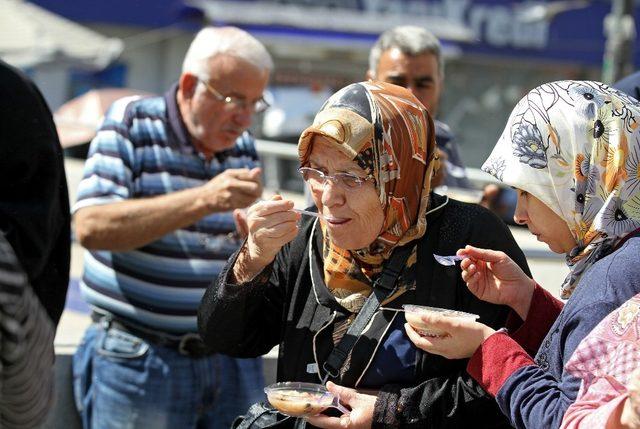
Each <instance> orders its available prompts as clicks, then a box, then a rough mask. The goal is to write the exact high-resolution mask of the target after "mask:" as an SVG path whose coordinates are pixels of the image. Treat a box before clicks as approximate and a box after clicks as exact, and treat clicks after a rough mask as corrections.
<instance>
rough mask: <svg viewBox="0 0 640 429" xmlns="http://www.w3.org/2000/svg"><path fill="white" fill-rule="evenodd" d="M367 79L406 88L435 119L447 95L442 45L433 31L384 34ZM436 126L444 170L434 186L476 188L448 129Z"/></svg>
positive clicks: (407, 28)
mask: <svg viewBox="0 0 640 429" xmlns="http://www.w3.org/2000/svg"><path fill="white" fill-rule="evenodd" d="M367 78H368V79H376V80H381V81H384V82H389V83H392V84H394V85H398V86H402V87H404V88H407V89H408V90H409V91H411V93H412V94H413V95H415V96H416V98H417V99H418V100H420V102H421V103H422V104H423V105H424V106H425V107H426V108H427V109H428V110H429V113H431V115H432V116H433V117H434V118H435V117H436V115H437V114H438V107H439V105H440V97H441V96H442V93H443V91H444V59H443V58H442V47H441V45H440V41H439V40H438V39H437V38H436V37H435V36H434V35H433V34H432V33H431V32H430V31H428V30H425V29H424V28H421V27H416V26H411V25H406V26H401V27H395V28H392V29H390V30H387V31H385V32H384V33H382V34H381V35H380V37H379V38H378V40H377V41H376V43H375V44H374V45H373V47H372V48H371V51H370V52H369V70H368V71H367ZM434 122H435V127H436V145H437V147H438V156H439V158H440V165H441V168H439V174H437V175H436V177H435V178H434V181H433V182H432V184H433V186H439V185H447V186H455V187H459V188H469V189H470V188H473V187H472V185H471V183H470V182H469V179H468V178H467V173H466V171H465V167H464V163H463V162H462V158H461V157H460V154H459V152H458V146H457V145H456V143H455V140H454V138H453V134H452V133H451V130H450V129H449V126H448V125H447V124H445V123H443V122H441V121H439V120H437V119H434Z"/></svg>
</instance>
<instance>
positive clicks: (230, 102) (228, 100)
mask: <svg viewBox="0 0 640 429" xmlns="http://www.w3.org/2000/svg"><path fill="white" fill-rule="evenodd" d="M198 80H199V81H200V82H202V83H203V84H204V87H205V88H206V89H207V91H209V93H210V94H211V95H213V97H214V98H215V99H216V100H218V101H221V102H223V103H224V104H225V105H227V106H229V107H230V108H232V109H246V108H247V107H251V111H252V112H254V113H262V112H264V111H265V110H267V109H268V108H269V103H267V101H266V100H265V99H264V98H263V97H260V98H259V99H257V100H256V101H247V100H246V99H245V98H241V97H233V96H231V95H223V94H221V93H220V92H219V91H218V90H217V89H215V88H214V87H212V86H211V84H209V82H207V81H206V80H205V79H201V78H198Z"/></svg>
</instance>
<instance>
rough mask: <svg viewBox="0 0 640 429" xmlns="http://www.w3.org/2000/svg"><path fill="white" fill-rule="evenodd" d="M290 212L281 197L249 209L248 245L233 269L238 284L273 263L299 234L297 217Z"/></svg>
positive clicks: (291, 205)
mask: <svg viewBox="0 0 640 429" xmlns="http://www.w3.org/2000/svg"><path fill="white" fill-rule="evenodd" d="M292 208H293V201H289V200H283V199H282V197H281V196H280V195H274V196H273V197H271V199H270V200H268V201H261V202H259V203H256V204H254V205H252V206H251V207H249V209H248V210H247V216H246V227H247V231H248V236H247V242H246V243H245V249H244V251H242V252H240V255H239V256H238V259H237V261H236V263H235V265H234V267H233V274H234V276H235V280H236V281H237V282H239V283H244V282H246V281H249V280H251V279H252V278H253V277H255V276H256V275H257V274H258V273H259V272H260V271H262V269H264V267H266V266H267V265H269V264H270V263H271V261H273V259H274V258H275V257H276V254H277V253H278V252H279V251H280V249H281V248H282V246H284V245H285V244H287V243H288V242H290V241H291V240H293V239H294V238H295V236H296V235H297V234H298V220H299V219H300V214H298V213H296V212H293V211H291V209H292Z"/></svg>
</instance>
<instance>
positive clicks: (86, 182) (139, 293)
mask: <svg viewBox="0 0 640 429" xmlns="http://www.w3.org/2000/svg"><path fill="white" fill-rule="evenodd" d="M272 68H273V64H272V60H271V57H270V55H269V54H268V52H267V51H266V49H265V48H264V46H263V45H262V44H261V43H260V42H258V41H257V40H256V39H255V38H253V37H252V36H250V35H249V34H248V33H246V32H244V31H242V30H240V29H237V28H233V27H224V28H205V29H203V30H201V31H200V32H199V33H198V35H197V36H196V37H195V39H194V40H193V42H192V43H191V45H190V47H189V50H188V52H187V54H186V57H185V60H184V64H183V67H182V74H181V75H180V79H179V81H178V82H177V83H176V84H175V85H174V86H172V87H171V88H170V89H169V90H168V91H167V93H166V94H165V95H164V96H163V97H153V98H143V99H138V100H133V101H132V100H131V99H122V100H119V101H117V102H116V103H114V105H113V106H112V107H111V109H110V110H109V112H108V113H107V116H106V118H105V121H104V123H103V124H102V126H101V128H100V130H99V131H98V134H97V135H96V137H95V139H94V140H93V142H92V144H91V149H90V151H89V158H88V160H87V163H86V166H85V173H84V177H83V180H82V182H81V183H80V186H79V190H78V201H77V203H76V204H75V206H74V207H73V212H74V221H75V231H76V236H77V239H78V240H79V242H80V243H81V244H82V245H83V246H84V247H85V248H87V252H86V256H85V262H84V274H83V278H82V281H81V291H82V293H83V296H84V297H85V299H86V300H87V302H88V303H89V304H90V305H91V306H92V307H93V309H94V311H93V315H92V317H93V320H94V322H95V323H94V324H93V325H92V326H91V327H90V328H89V329H88V331H87V332H86V334H85V338H84V341H83V344H82V345H81V347H80V348H79V349H78V351H77V353H76V355H75V357H74V380H75V381H74V384H75V385H74V388H75V393H76V400H77V404H76V405H77V407H78V410H79V411H80V413H81V415H82V420H83V425H84V427H85V428H122V427H128V428H154V429H157V428H186V429H188V428H194V429H195V428H205V427H206V428H223V427H229V426H230V425H231V422H232V421H233V419H234V417H235V416H237V415H238V414H242V413H243V412H244V411H245V410H246V409H247V408H248V407H249V405H250V404H251V403H253V402H257V401H258V400H260V399H261V398H262V396H263V395H262V391H261V389H262V387H263V384H264V382H263V376H262V364H261V360H259V359H258V360H250V359H247V360H239V359H232V358H230V357H227V356H223V355H217V354H212V353H210V351H209V350H207V348H206V347H205V346H204V344H203V343H202V341H201V340H200V338H199V336H198V334H197V321H196V313H197V308H198V305H199V303H200V300H201V297H202V294H203V293H204V291H205V289H206V287H207V286H208V285H209V284H210V283H211V282H212V281H215V279H216V277H217V275H218V274H219V272H220V270H221V268H222V267H223V266H224V264H225V262H226V260H227V258H228V257H229V256H230V255H231V254H232V253H233V252H234V251H235V250H236V249H237V247H238V246H239V241H238V240H237V238H235V237H234V233H235V230H236V228H235V226H234V217H233V215H232V213H231V212H232V211H233V210H234V209H239V208H244V207H247V206H248V205H250V204H251V203H253V201H255V200H256V199H257V198H259V197H260V196H261V194H262V183H261V179H260V174H261V171H260V168H258V167H257V166H258V159H257V154H256V151H255V147H254V141H253V138H252V137H251V136H250V135H249V134H248V133H247V132H246V130H247V128H248V127H249V126H250V124H251V120H252V116H253V114H254V113H256V112H260V111H262V110H264V109H265V108H266V107H267V104H266V103H265V101H264V99H263V98H262V95H263V91H264V89H265V87H266V85H267V82H268V79H269V74H270V71H271V69H272Z"/></svg>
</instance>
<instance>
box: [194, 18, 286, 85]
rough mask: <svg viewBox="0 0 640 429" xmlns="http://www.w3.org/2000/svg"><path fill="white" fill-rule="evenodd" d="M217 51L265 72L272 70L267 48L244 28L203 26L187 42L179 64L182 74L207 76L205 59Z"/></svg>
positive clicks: (217, 53)
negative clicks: (181, 61)
mask: <svg viewBox="0 0 640 429" xmlns="http://www.w3.org/2000/svg"><path fill="white" fill-rule="evenodd" d="M221 54H227V55H231V56H234V57H237V58H240V59H243V60H245V61H247V62H249V63H251V64H253V65H255V66H256V67H258V68H259V69H261V70H264V71H267V72H270V71H271V70H272V69H273V60H272V59H271V55H269V52H267V49H266V48H265V47H264V45H263V44H262V43H260V42H259V41H258V40H257V39H256V38H255V37H253V36H252V35H250V34H249V33H247V32H246V31H244V30H241V29H239V28H236V27H219V28H215V27H205V28H203V29H202V30H200V31H199V32H198V34H197V35H196V37H195V38H194V39H193V42H191V45H190V46H189V50H188V51H187V54H186V55H185V57H184V62H183V63H182V73H193V74H194V75H196V76H202V77H207V75H208V69H207V62H208V60H210V59H211V58H213V57H215V56H216V55H221Z"/></svg>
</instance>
